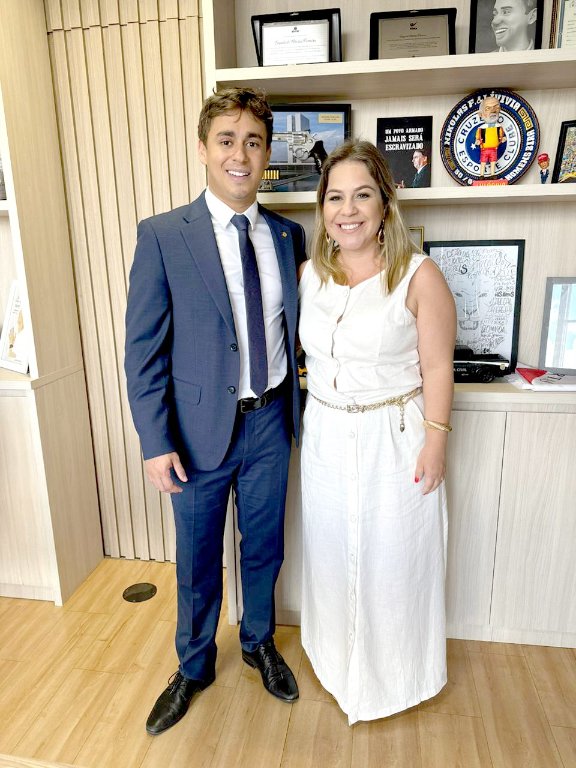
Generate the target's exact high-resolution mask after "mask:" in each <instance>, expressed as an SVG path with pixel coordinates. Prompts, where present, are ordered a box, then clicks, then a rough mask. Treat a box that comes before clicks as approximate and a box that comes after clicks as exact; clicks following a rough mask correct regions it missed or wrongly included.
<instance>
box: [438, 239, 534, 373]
mask: <svg viewBox="0 0 576 768" xmlns="http://www.w3.org/2000/svg"><path fill="white" fill-rule="evenodd" d="M424 250H425V252H426V253H427V254H428V255H429V256H430V257H431V258H432V259H433V261H434V262H435V263H436V264H437V265H438V267H439V268H440V270H441V272H442V274H443V275H444V278H445V279H446V282H447V283H448V286H449V287H450V290H451V291H452V295H453V296H454V301H455V303H456V315H457V336H456V343H457V344H464V345H466V346H468V347H470V348H471V349H472V351H473V352H474V353H475V354H478V355H486V354H488V355H489V354H499V355H502V357H504V358H505V359H506V360H508V361H509V364H508V367H507V368H506V370H505V371H504V374H508V373H513V372H514V370H515V368H516V362H517V360H518V331H519V327H520V304H521V298H522V272H523V267H524V250H525V241H524V240H444V241H427V242H425V243H424ZM504 374H503V375H504Z"/></svg>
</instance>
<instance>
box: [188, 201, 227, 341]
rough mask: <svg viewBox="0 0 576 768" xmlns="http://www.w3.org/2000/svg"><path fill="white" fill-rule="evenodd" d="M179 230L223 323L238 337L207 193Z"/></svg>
mask: <svg viewBox="0 0 576 768" xmlns="http://www.w3.org/2000/svg"><path fill="white" fill-rule="evenodd" d="M180 231H181V232H182V237H183V238H184V241H185V243H186V245H187V246H188V250H189V251H190V253H191V254H192V258H193V259H194V261H195V262H196V266H197V267H198V270H199V271H200V274H201V275H202V279H203V280H204V282H205V283H206V288H207V289H208V291H209V292H210V295H211V296H212V299H213V300H214V303H215V304H216V306H217V307H218V309H219V311H220V314H221V315H222V318H223V319H224V322H225V323H226V325H227V326H228V327H229V328H230V330H231V331H232V333H233V334H234V336H236V328H235V326H234V316H233V315H232V306H231V304H230V296H229V295H228V287H227V285H226V278H225V277H224V270H223V269H222V262H221V261H220V253H219V251H218V245H217V244H216V237H215V235H214V228H213V226H212V219H211V217H210V211H209V210H208V206H207V205H206V201H205V200H204V193H202V194H201V195H200V197H199V198H198V199H197V200H195V201H194V202H193V203H192V204H191V205H190V206H189V207H188V209H187V210H186V213H185V215H184V225H183V226H182V227H181V230H180Z"/></svg>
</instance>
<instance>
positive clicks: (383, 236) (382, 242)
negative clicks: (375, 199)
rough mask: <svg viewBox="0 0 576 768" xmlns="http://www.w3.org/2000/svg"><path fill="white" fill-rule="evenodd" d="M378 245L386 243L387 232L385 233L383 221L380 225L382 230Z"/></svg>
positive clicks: (379, 231)
mask: <svg viewBox="0 0 576 768" xmlns="http://www.w3.org/2000/svg"><path fill="white" fill-rule="evenodd" d="M377 239H378V243H379V244H380V245H384V241H385V240H386V232H385V231H384V222H383V221H382V222H381V223H380V229H379V230H378V238H377Z"/></svg>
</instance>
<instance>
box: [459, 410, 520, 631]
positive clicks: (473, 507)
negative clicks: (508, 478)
mask: <svg viewBox="0 0 576 768" xmlns="http://www.w3.org/2000/svg"><path fill="white" fill-rule="evenodd" d="M451 423H452V426H453V430H452V432H451V433H450V437H449V439H448V461H447V465H448V469H447V478H446V486H447V492H448V565H447V576H446V613H447V616H446V619H447V625H448V626H447V631H448V636H449V637H454V638H462V639H475V640H478V639H483V638H484V639H489V637H490V630H489V623H490V601H491V596H492V573H493V568H494V552H495V547H496V528H497V522H498V501H499V496H500V480H501V472H502V453H503V446H504V432H505V426H506V414H505V413H493V412H487V411H453V412H452V418H451Z"/></svg>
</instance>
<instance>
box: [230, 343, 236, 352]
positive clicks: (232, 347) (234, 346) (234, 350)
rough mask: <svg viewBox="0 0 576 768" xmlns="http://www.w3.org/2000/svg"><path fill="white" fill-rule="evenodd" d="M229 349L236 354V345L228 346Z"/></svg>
mask: <svg viewBox="0 0 576 768" xmlns="http://www.w3.org/2000/svg"><path fill="white" fill-rule="evenodd" d="M230 349H231V350H232V352H238V344H230Z"/></svg>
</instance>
